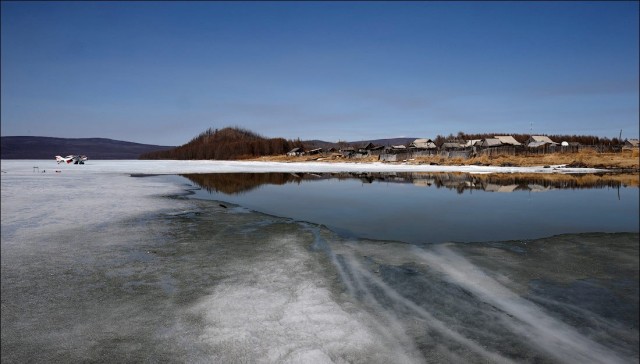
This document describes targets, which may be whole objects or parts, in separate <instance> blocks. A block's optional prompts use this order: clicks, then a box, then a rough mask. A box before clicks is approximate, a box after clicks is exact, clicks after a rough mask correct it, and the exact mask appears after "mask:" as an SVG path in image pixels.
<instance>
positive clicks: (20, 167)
mask: <svg viewBox="0 0 640 364" xmlns="http://www.w3.org/2000/svg"><path fill="white" fill-rule="evenodd" d="M36 166H37V167H38V170H39V171H40V172H42V171H43V170H46V171H47V172H46V173H53V172H55V171H56V170H59V171H61V172H60V173H64V174H67V173H69V174H81V173H155V174H180V173H233V172H248V173H267V172H317V173H322V172H325V173H328V172H467V173H596V172H602V170H600V169H595V168H566V167H564V166H562V165H558V166H550V168H544V167H543V166H538V167H497V166H441V165H426V164H423V165H411V164H390V163H382V162H374V163H348V162H340V163H326V162H303V163H299V162H292V163H280V162H259V161H211V160H197V161H195V160H194V161H177V160H160V161H148V160H89V161H87V162H86V164H84V165H75V164H70V165H65V164H60V165H58V164H56V162H55V161H54V160H2V171H4V172H7V173H32V172H33V167H36ZM4 175H5V174H4V173H3V178H4Z"/></svg>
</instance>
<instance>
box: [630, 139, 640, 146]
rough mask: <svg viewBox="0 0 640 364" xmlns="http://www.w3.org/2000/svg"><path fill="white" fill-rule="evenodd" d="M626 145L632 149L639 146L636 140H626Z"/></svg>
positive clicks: (639, 143)
mask: <svg viewBox="0 0 640 364" xmlns="http://www.w3.org/2000/svg"><path fill="white" fill-rule="evenodd" d="M627 143H629V144H631V145H632V146H634V147H637V146H639V145H640V142H639V141H638V139H627Z"/></svg>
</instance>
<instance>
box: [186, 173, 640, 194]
mask: <svg viewBox="0 0 640 364" xmlns="http://www.w3.org/2000/svg"><path fill="white" fill-rule="evenodd" d="M183 176H184V177H186V178H188V179H189V180H191V181H192V182H193V183H195V184H197V185H198V186H200V187H202V188H204V189H206V190H207V191H209V192H214V191H215V192H222V193H226V194H237V193H242V192H247V191H250V190H252V189H255V188H257V187H258V186H260V185H263V184H272V185H283V184H286V183H300V182H302V181H311V180H318V179H330V178H336V179H338V180H353V179H357V180H360V181H361V182H363V183H367V184H368V183H373V182H385V183H412V184H414V185H416V186H425V187H430V186H434V187H436V188H447V189H451V190H455V191H456V192H457V193H463V192H464V191H465V190H483V191H494V192H513V191H518V190H521V191H546V190H550V189H581V188H619V187H622V186H632V187H638V185H639V183H638V179H639V177H638V175H625V174H579V175H569V174H542V173H528V174H521V173H518V174H504V173H497V174H469V173H459V172H451V173H444V172H443V173H362V172H359V173H322V174H310V173H299V174H293V173H211V174H186V175H183Z"/></svg>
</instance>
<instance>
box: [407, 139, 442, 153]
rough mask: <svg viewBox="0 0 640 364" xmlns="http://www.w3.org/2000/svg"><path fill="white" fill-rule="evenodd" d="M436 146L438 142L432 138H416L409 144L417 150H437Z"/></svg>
mask: <svg viewBox="0 0 640 364" xmlns="http://www.w3.org/2000/svg"><path fill="white" fill-rule="evenodd" d="M436 148H437V146H436V143H434V142H433V140H431V139H416V140H414V141H413V142H412V143H411V144H409V149H415V150H435V149H436Z"/></svg>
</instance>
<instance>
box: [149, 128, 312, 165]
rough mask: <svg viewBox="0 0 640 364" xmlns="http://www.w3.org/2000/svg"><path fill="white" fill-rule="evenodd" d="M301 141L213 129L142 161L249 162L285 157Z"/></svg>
mask: <svg viewBox="0 0 640 364" xmlns="http://www.w3.org/2000/svg"><path fill="white" fill-rule="evenodd" d="M301 146H302V143H301V142H299V141H292V140H286V139H284V138H265V137H263V136H261V135H258V134H256V133H254V132H252V131H249V130H246V129H242V128H239V127H227V128H223V129H213V128H209V129H207V130H206V131H204V132H203V133H200V135H198V136H197V137H195V138H193V139H191V141H189V142H188V143H186V144H183V145H181V146H179V147H175V148H171V149H169V150H163V151H155V152H149V153H145V154H143V155H141V156H140V159H180V160H184V159H186V160H190V159H218V160H234V159H247V158H254V157H260V156H267V155H281V154H285V153H287V152H288V151H290V150H291V149H293V148H295V147H301Z"/></svg>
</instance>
